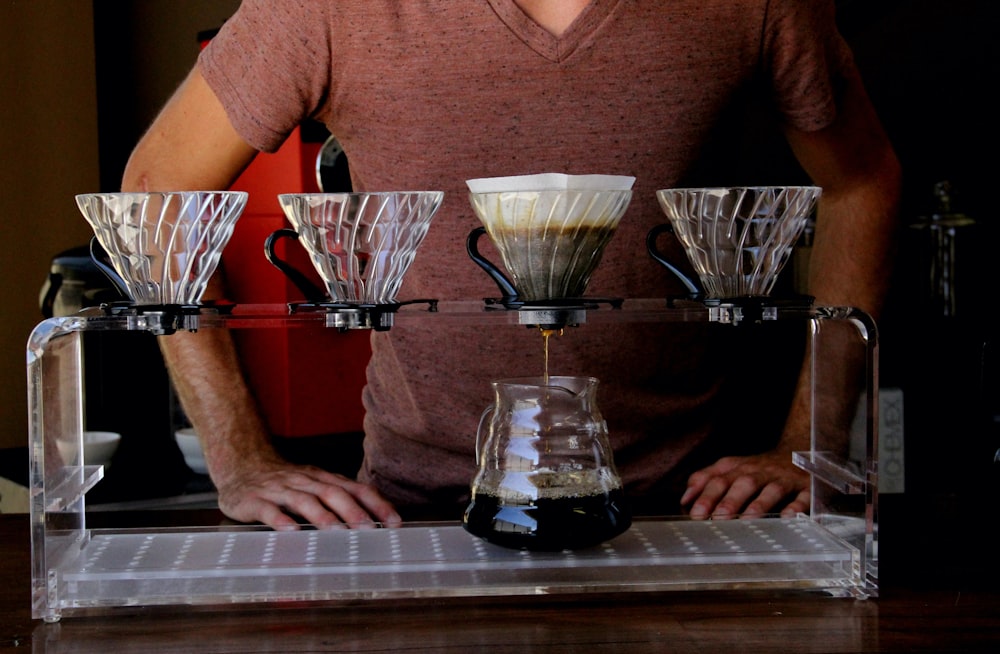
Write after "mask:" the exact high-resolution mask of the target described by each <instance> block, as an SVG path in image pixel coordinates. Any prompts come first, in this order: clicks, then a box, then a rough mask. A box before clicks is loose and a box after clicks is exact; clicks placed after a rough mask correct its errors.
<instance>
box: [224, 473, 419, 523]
mask: <svg viewBox="0 0 1000 654" xmlns="http://www.w3.org/2000/svg"><path fill="white" fill-rule="evenodd" d="M213 476H214V477H217V478H219V479H221V480H223V481H222V482H221V483H219V484H217V488H218V490H219V508H220V509H222V512H223V513H225V514H226V515H227V516H229V517H230V518H232V519H234V520H238V521H240V522H262V523H264V524H266V525H268V526H270V527H273V528H275V529H297V528H298V526H299V525H300V524H301V522H300V520H299V519H301V520H303V521H305V522H306V523H307V524H310V525H313V526H316V527H319V528H329V527H336V526H342V525H343V526H348V527H351V528H371V527H376V526H379V525H381V526H385V527H393V526H398V525H399V524H400V523H401V522H402V520H401V518H400V516H399V514H398V513H397V512H396V509H395V508H394V507H393V505H392V504H391V503H390V502H389V501H388V500H386V499H385V498H384V497H382V495H380V494H379V492H378V491H377V490H376V489H375V487H374V486H370V485H367V484H362V483H359V482H357V481H354V480H352V479H349V478H347V477H344V476H343V475H338V474H334V473H331V472H327V471H325V470H321V469H319V468H316V467H313V466H297V465H292V464H289V463H286V462H284V461H280V460H273V461H269V462H266V463H260V464H256V465H246V464H241V465H240V469H239V470H227V471H225V472H223V471H219V473H218V474H216V475H213Z"/></svg>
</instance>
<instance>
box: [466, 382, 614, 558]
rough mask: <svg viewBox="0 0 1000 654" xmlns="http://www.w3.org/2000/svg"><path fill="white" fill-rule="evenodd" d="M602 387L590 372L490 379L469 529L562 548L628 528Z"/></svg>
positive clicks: (515, 542)
mask: <svg viewBox="0 0 1000 654" xmlns="http://www.w3.org/2000/svg"><path fill="white" fill-rule="evenodd" d="M597 387H598V380H597V379H594V378H593V377H565V376H552V377H548V378H543V377H531V378H520V379H508V380H501V381H496V382H493V389H494V403H493V405H491V406H490V407H488V408H487V409H486V411H485V412H484V413H483V416H482V419H481V420H480V424H479V431H478V433H477V435H476V456H477V459H478V462H479V468H478V471H477V473H476V476H475V478H474V479H473V481H472V500H471V502H470V504H469V506H468V508H467V509H466V511H465V516H464V519H463V522H464V525H465V529H466V530H467V531H469V532H470V533H472V534H475V535H476V536H479V537H481V538H484V539H486V540H487V541H490V542H492V543H496V544H498V545H502V546H505V547H511V548H517V549H529V550H548V551H558V550H564V549H580V548H585V547H591V546H593V545H597V544H599V543H602V542H604V541H607V540H609V539H611V538H614V537H615V536H618V535H619V534H621V533H622V532H624V531H625V530H626V529H628V528H629V526H630V525H631V524H632V518H631V511H630V510H629V507H628V504H627V501H626V497H625V493H624V490H623V488H622V482H621V478H620V477H619V476H618V472H617V470H616V469H615V465H614V461H613V459H612V453H611V446H610V443H609V441H608V431H607V425H606V423H605V421H604V418H603V417H602V416H601V412H600V410H599V409H598V407H597V402H596V394H597Z"/></svg>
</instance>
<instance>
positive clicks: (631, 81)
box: [199, 0, 853, 512]
mask: <svg viewBox="0 0 1000 654" xmlns="http://www.w3.org/2000/svg"><path fill="white" fill-rule="evenodd" d="M199 66H200V67H201V72H202V73H203V75H204V76H205V78H206V80H207V81H208V83H209V84H210V86H211V88H212V89H213V90H214V92H215V93H216V94H217V96H218V97H219V99H220V100H221V102H222V104H223V105H224V107H225V108H226V111H227V113H228V115H229V118H230V120H231V122H232V124H233V125H234V127H235V128H236V129H237V131H238V132H239V133H240V134H241V136H242V137H243V138H244V139H246V141H247V142H248V143H250V144H251V145H253V146H254V147H256V148H258V149H259V150H262V151H273V150H275V149H277V148H278V147H279V146H280V144H281V143H282V142H283V140H284V139H285V138H286V137H287V135H288V134H289V133H290V132H291V130H292V129H293V128H294V127H295V126H296V125H297V124H298V123H299V122H300V121H302V120H304V119H307V118H312V119H316V120H319V121H321V122H322V123H324V124H326V125H327V126H328V128H329V129H330V131H331V132H332V133H333V134H335V135H336V136H337V138H338V139H339V140H340V142H341V144H342V145H343V147H344V150H345V152H346V154H347V157H348V159H349V161H350V166H351V175H352V181H353V184H354V188H355V189H356V190H365V191H389V190H442V191H444V192H445V200H444V203H443V205H442V207H441V209H440V211H439V213H438V214H437V216H436V217H435V218H434V221H433V223H432V225H431V228H430V231H429V234H428V236H427V238H426V240H425V241H424V242H423V244H422V245H421V247H420V250H419V251H418V253H417V257H416V260H415V261H414V263H413V265H412V267H411V268H410V270H409V272H408V273H407V276H406V279H405V281H404V284H403V287H402V289H401V291H400V293H399V296H398V298H399V300H401V301H402V300H407V299H416V298H438V299H441V300H456V299H461V300H482V299H483V298H495V297H498V295H499V291H498V289H497V287H496V285H495V284H494V283H493V282H492V281H491V280H490V279H489V278H488V277H487V276H486V274H485V273H484V272H483V271H482V270H480V269H479V268H478V267H477V266H476V265H475V264H474V263H473V262H472V261H471V260H470V258H469V257H468V255H467V253H466V251H465V241H466V237H467V236H468V234H469V232H470V231H471V230H472V229H473V228H475V227H477V226H478V224H479V223H478V221H477V219H476V218H475V216H474V215H473V213H472V210H471V206H470V203H469V199H468V191H467V188H466V186H465V180H467V179H471V178H477V177H493V176H501V175H521V174H529V173H540V172H562V173H569V174H590V173H597V174H615V175H633V176H635V178H636V182H635V186H634V196H633V199H632V202H631V204H630V206H629V209H628V211H627V212H626V214H625V216H624V218H623V219H622V222H621V224H620V226H619V228H618V231H617V232H616V234H615V236H614V237H613V238H612V240H611V243H610V244H609V245H608V248H607V250H606V252H605V254H604V256H603V259H602V261H601V263H600V265H599V266H598V268H597V271H596V272H595V274H594V276H593V278H592V280H591V282H590V285H589V287H588V289H587V295H588V296H592V297H620V298H642V297H653V298H660V297H664V298H665V297H668V296H678V295H682V294H683V293H684V292H685V289H684V287H683V286H681V285H680V283H679V282H678V281H677V280H676V279H675V278H673V277H672V276H671V275H670V274H669V273H668V272H667V271H666V270H665V269H664V268H663V267H661V266H660V265H658V264H656V263H655V262H654V261H653V260H652V259H651V257H650V256H649V254H648V253H647V251H646V249H645V237H646V234H647V233H648V231H649V230H650V229H651V228H652V227H653V226H654V225H657V224H659V223H662V222H664V221H665V217H664V215H663V213H662V212H661V210H660V208H659V207H658V205H657V201H656V197H655V191H656V190H657V189H661V188H668V187H677V186H719V185H727V184H760V183H787V182H785V181H777V182H775V181H774V180H763V179H759V178H757V177H756V176H755V175H754V171H753V170H752V168H753V167H752V166H751V167H750V168H751V169H750V170H749V171H747V170H736V169H729V168H728V167H727V165H728V164H729V162H730V160H731V159H734V158H735V153H736V152H737V150H738V148H739V147H740V145H741V144H740V143H739V142H738V141H737V140H734V138H733V135H734V134H738V133H739V131H738V129H736V130H735V131H733V130H728V129H727V128H726V127H725V126H726V125H729V126H730V127H731V126H733V125H735V126H736V127H737V128H738V127H739V125H740V116H741V115H742V114H741V113H740V107H742V106H744V105H747V104H753V103H757V105H756V106H767V107H768V108H769V109H770V110H771V111H772V112H773V114H774V115H775V116H776V121H777V123H778V124H781V123H784V124H788V125H792V126H794V127H796V128H799V129H803V130H816V129H820V128H822V127H824V126H826V125H828V124H829V123H830V122H831V121H832V120H833V118H834V117H835V112H836V90H837V88H838V84H839V81H840V80H841V79H842V78H843V76H844V75H845V74H847V73H848V72H850V69H851V67H852V66H853V63H852V61H851V55H850V52H849V51H848V49H847V47H846V45H845V44H844V42H843V40H842V39H841V38H840V36H839V35H838V34H837V33H836V31H835V27H834V20H833V6H832V1H831V0H810V1H809V2H803V1H801V0H671V1H670V2H638V1H630V0H593V2H591V3H590V5H589V6H588V7H587V8H586V9H584V11H583V12H582V13H581V14H580V16H579V17H578V18H577V19H576V20H575V21H574V22H573V24H572V25H571V26H570V27H569V28H568V29H567V30H566V31H565V32H564V33H563V34H562V35H561V36H559V37H555V36H553V35H552V34H550V33H549V32H547V31H546V30H544V29H543V28H541V27H540V26H538V25H537V24H535V23H534V22H533V21H532V20H531V19H530V18H529V17H528V16H526V15H525V14H524V13H523V12H522V11H521V10H520V9H519V8H518V7H517V5H516V4H515V3H514V1H513V0H466V1H456V2H453V1H414V0H354V1H351V0H339V1H337V2H334V1H332V0H301V1H292V0H244V2H243V3H242V5H241V7H240V9H239V10H238V12H237V13H236V14H235V15H234V16H233V17H232V18H231V19H230V20H229V21H227V22H226V24H225V25H224V26H223V28H222V30H221V31H220V33H219V34H218V36H216V37H215V39H213V41H212V42H211V44H210V45H209V46H208V47H207V48H206V49H205V51H204V52H203V53H202V55H201V58H200V61H199ZM795 181H800V180H795ZM664 240H667V239H664ZM664 247H665V248H666V249H667V254H668V256H672V257H674V260H675V261H679V262H685V259H684V255H683V254H682V253H681V251H680V250H679V249H678V248H674V249H672V250H671V249H670V246H668V245H664ZM482 249H483V252H484V254H486V255H487V256H488V257H492V258H493V260H494V261H497V262H498V261H499V259H498V258H497V257H496V255H495V252H493V251H491V249H490V246H489V245H488V244H487V243H485V240H484V242H483V248H482ZM738 347H739V346H738V345H736V344H734V343H733V342H732V339H731V338H729V337H728V336H723V337H720V335H719V333H718V330H713V329H707V328H706V326H705V325H700V324H699V325H690V324H668V325H646V324H643V325H591V324H584V325H581V326H579V327H571V328H568V329H567V330H566V331H565V333H564V334H563V335H562V336H561V337H553V339H552V341H551V343H550V362H549V371H550V373H551V374H559V375H590V376H594V377H597V378H598V379H599V380H600V382H601V386H600V390H599V394H598V403H599V405H600V407H601V409H602V412H603V414H604V416H605V418H606V420H607V423H608V428H609V431H610V435H611V441H612V443H613V445H614V448H615V461H616V463H617V465H618V468H619V472H620V473H621V476H622V478H623V480H624V481H625V484H626V490H627V491H629V493H630V494H632V495H633V496H634V497H642V496H645V495H649V494H650V493H653V492H654V489H658V490H655V492H664V491H662V489H663V488H668V487H669V488H670V489H671V492H672V493H673V492H675V491H676V490H677V489H679V488H681V487H682V486H683V477H684V476H686V475H687V474H688V473H690V472H691V470H692V469H693V468H694V467H695V466H696V465H704V464H705V463H707V462H709V461H711V460H714V459H715V458H717V457H718V456H722V455H724V454H727V453H729V452H725V451H715V450H712V451H710V452H701V450H702V449H704V447H702V448H699V445H702V446H704V445H705V443H706V442H711V441H708V440H707V439H709V438H710V437H713V434H714V433H715V432H716V431H717V430H718V423H719V422H720V420H722V419H723V418H725V417H726V416H727V408H726V407H725V406H723V405H720V399H719V393H720V388H721V386H720V384H721V383H722V381H723V379H724V378H725V376H726V374H725V373H726V371H727V369H728V367H729V366H730V365H731V364H732V363H733V362H734V361H735V362H737V365H739V363H738V362H739V356H740V352H739V350H738ZM372 348H373V354H372V359H371V362H370V364H369V366H368V371H367V375H368V385H367V387H366V388H365V391H364V403H365V407H366V411H367V414H366V418H365V434H366V436H365V461H364V465H363V469H362V471H361V473H360V479H361V480H363V481H368V482H371V483H374V484H375V485H376V486H377V487H378V488H379V489H380V490H381V491H382V492H383V493H384V494H385V495H386V496H387V497H388V498H389V499H391V500H393V501H394V502H396V503H397V504H398V505H399V506H401V507H405V506H408V505H419V504H423V503H428V502H439V503H450V504H456V505H458V504H461V503H462V502H464V501H466V500H467V498H468V490H469V482H470V480H471V478H472V475H473V473H474V470H475V460H474V455H473V450H474V447H475V440H476V428H477V425H478V422H479V417H480V414H481V413H482V411H483V409H484V408H486V406H487V405H488V404H489V403H490V402H491V387H490V381H491V380H495V379H502V378H507V377H514V376H524V375H540V374H541V373H542V370H543V355H542V339H541V336H540V335H538V333H537V332H536V331H531V330H529V329H526V328H524V327H518V326H497V327H492V326H491V327H486V326H483V325H468V324H461V325H458V324H447V322H446V321H442V320H427V321H425V324H420V325H413V324H411V323H409V322H408V323H407V324H406V325H401V324H397V325H396V326H394V327H393V328H392V329H391V330H389V331H387V332H375V333H373V334H372ZM749 379H750V383H755V382H754V376H753V375H752V374H751V375H750V376H749ZM330 393H331V395H334V394H336V393H337V389H335V388H331V389H330ZM765 395H766V394H765ZM779 405H780V403H779ZM758 408H759V409H760V411H759V412H758V411H755V412H754V413H753V414H751V415H748V416H747V417H746V419H743V420H738V421H736V422H737V424H739V425H740V428H741V429H742V430H745V431H746V432H747V433H752V432H754V431H755V430H758V429H760V430H763V429H765V427H764V426H763V423H761V422H760V421H759V416H758V413H760V412H763V411H764V409H765V407H758ZM316 410H317V411H322V410H325V407H316ZM776 410H781V408H780V406H779V408H778V409H776ZM777 425H778V427H780V419H779V420H778V422H777ZM771 429H774V427H773V425H772V427H771ZM696 455H699V456H696ZM662 501H663V510H664V511H665V512H669V511H672V510H673V509H674V508H675V507H676V502H677V497H676V496H664V497H663V498H662Z"/></svg>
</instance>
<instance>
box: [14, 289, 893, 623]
mask: <svg viewBox="0 0 1000 654" xmlns="http://www.w3.org/2000/svg"><path fill="white" fill-rule="evenodd" d="M394 321H395V324H397V325H398V324H406V323H409V322H410V321H415V322H424V323H426V322H431V323H434V324H448V325H452V326H459V327H461V326H475V327H477V328H484V326H495V327H497V328H500V327H504V326H509V327H510V328H519V329H523V325H526V324H527V325H534V324H547V325H551V324H553V323H558V322H564V323H566V324H568V325H569V326H570V327H571V328H576V327H579V328H586V327H587V326H590V325H605V326H618V325H625V324H629V323H679V322H683V323H686V324H691V323H696V324H701V325H705V328H709V326H710V325H711V326H713V327H712V328H716V329H717V328H720V326H721V328H724V329H728V328H732V329H740V328H742V327H743V326H746V325H747V324H748V323H750V324H754V325H764V326H765V327H766V326H767V325H769V324H779V323H780V324H790V323H795V324H798V325H801V327H802V329H803V332H804V333H805V335H806V338H805V341H806V348H805V356H806V359H805V361H806V363H807V366H806V368H805V369H806V370H807V371H808V375H807V377H808V380H807V387H808V394H807V395H808V402H809V405H810V414H811V415H810V425H809V431H810V435H811V436H810V437H811V444H810V448H809V449H808V450H807V451H801V452H796V453H795V454H794V455H793V460H794V462H795V464H796V465H798V466H799V467H800V468H802V469H804V470H806V471H807V472H808V473H809V474H810V475H811V479H812V481H811V487H812V506H811V509H810V512H809V514H808V515H805V514H800V515H798V516H795V517H791V518H783V517H778V516H767V517H763V518H760V519H753V520H712V521H694V520H690V519H687V518H684V517H681V516H665V517H662V518H644V519H638V520H636V521H635V524H634V525H633V527H632V528H631V529H630V530H629V531H628V532H626V533H625V534H623V535H622V536H619V537H618V538H616V539H614V540H612V541H610V542H608V543H605V544H603V545H602V546H599V547H595V548H591V549H587V550H581V551H575V552H555V553H552V552H549V553H540V552H530V553H529V552H524V551H515V550H507V549H503V548H499V547H496V546H492V545H489V544H487V543H485V542H482V541H480V540H479V539H476V538H475V537H473V536H471V535H470V534H468V533H466V532H465V531H464V530H463V529H462V526H461V525H460V524H458V523H440V522H435V523H431V522H414V523H409V524H406V525H405V526H404V527H402V528H400V529H376V530H352V529H340V530H311V529H303V530H300V531H295V532H276V531H271V530H268V529H266V528H262V527H258V526H249V525H232V526H219V525H211V526H206V525H191V526H186V527H185V526H182V527H169V528H163V527H150V528H130V529H105V528H92V527H90V526H88V513H87V501H86V496H87V492H88V491H89V490H90V489H92V488H93V487H94V485H95V484H97V483H98V482H99V481H100V480H101V478H102V475H103V468H101V467H100V466H87V465H84V464H83V463H82V461H81V457H80V456H79V454H77V455H75V456H70V457H68V460H63V459H62V457H61V455H60V452H59V448H58V447H56V442H57V441H60V440H62V441H67V440H68V441H70V442H71V443H76V444H77V448H76V449H77V451H80V447H81V446H82V437H83V432H84V422H85V420H84V410H85V409H84V397H85V393H86V389H85V388H84V385H85V384H84V375H83V370H82V334H83V333H84V332H92V331H102V332H108V333H111V332H124V331H136V330H147V331H153V332H154V333H158V334H164V333H166V334H169V333H170V332H171V331H175V330H200V329H219V328H229V329H272V328H294V327H295V326H297V325H307V324H310V325H312V324H316V323H317V322H319V323H320V324H323V325H326V326H327V327H329V328H333V329H338V328H340V327H339V325H341V324H342V322H340V321H339V320H338V318H337V317H336V316H333V315H331V314H329V313H326V312H322V311H317V312H301V313H294V312H290V311H289V309H288V307H286V306H285V305H239V306H237V307H235V308H233V310H232V311H231V312H224V313H223V312H219V311H217V310H215V309H212V308H203V309H201V310H200V311H199V312H196V313H192V312H182V313H180V314H178V315H176V316H170V315H167V316H164V315H163V314H162V313H159V314H152V315H144V314H142V313H141V312H140V313H127V312H126V313H121V312H118V313H113V312H110V311H107V310H106V309H104V308H100V307H98V308H93V309H87V310H85V311H83V312H81V313H79V314H76V315H73V316H68V317H60V318H51V319H48V320H46V321H44V322H42V323H40V324H39V325H38V326H37V327H36V328H35V330H34V331H33V333H32V335H31V337H30V339H29V343H28V348H27V373H28V377H27V381H28V404H29V406H28V409H29V438H30V481H29V483H30V492H31V500H30V519H31V553H32V573H31V574H32V598H31V602H32V615H33V617H34V618H37V619H42V620H45V621H50V622H54V621H58V620H59V619H60V618H62V617H64V616H75V615H88V614H92V613H101V612H108V611H113V610H118V611H121V610H128V609H129V608H131V609H133V610H134V609H135V608H136V607H152V606H161V607H169V606H185V607H192V606H199V607H206V608H225V607H233V606H237V605H249V604H260V603H265V604H289V603H304V602H305V603H309V602H315V603H329V602H333V603H336V602H357V601H379V600H385V599H399V598H422V597H470V598H474V597H484V596H517V595H548V594H552V595H566V594H574V593H578V594H589V593H596V592H612V593H631V592H644V591H672V590H676V591H694V590H699V591H705V590H744V589H798V590H803V591H821V592H823V593H827V594H829V595H831V596H837V597H853V598H868V597H873V596H877V594H878V461H877V452H878V338H877V330H876V327H875V324H874V321H873V320H872V319H871V318H870V317H869V316H868V315H867V314H865V313H864V312H861V311H859V310H856V309H853V308H849V307H819V306H812V305H807V304H795V303H792V304H786V303H781V302H775V303H771V302H770V301H769V300H766V299H764V300H762V301H761V300H758V301H757V302H755V303H752V304H747V305H743V304H740V303H734V304H730V303H725V302H722V303H719V302H715V303H702V302H695V301H682V302H669V301H665V300H663V299H648V300H642V299H639V300H626V301H624V302H623V303H622V304H621V305H620V306H618V307H610V308H609V307H604V306H600V307H598V306H593V307H590V306H588V307H586V308H583V309H576V308H570V309H551V308H550V309H543V310H540V311H539V310H484V306H483V305H482V303H479V302H473V301H469V302H441V303H435V304H434V305H433V307H432V310H428V309H427V308H426V307H423V306H421V305H416V304H415V305H407V306H403V307H401V308H400V309H399V310H398V312H396V313H395V315H394ZM165 324H166V325H167V327H168V328H167V329H164V325H165ZM167 337H169V336H167ZM845 361H848V362H851V363H850V365H845ZM845 389H846V392H845ZM845 398H847V399H845ZM72 449H73V448H70V450H72ZM64 451H65V448H64Z"/></svg>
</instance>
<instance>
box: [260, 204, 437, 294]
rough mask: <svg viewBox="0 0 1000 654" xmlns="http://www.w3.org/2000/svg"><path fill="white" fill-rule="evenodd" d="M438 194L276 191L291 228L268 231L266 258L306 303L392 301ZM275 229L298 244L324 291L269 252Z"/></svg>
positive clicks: (421, 240)
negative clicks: (300, 294) (294, 239)
mask: <svg viewBox="0 0 1000 654" xmlns="http://www.w3.org/2000/svg"><path fill="white" fill-rule="evenodd" d="M443 198H444V193H443V192H441V191H397V192H385V193H288V194H283V195H279V196H278V201H279V203H280V204H281V208H282V209H283V210H284V212H285V216H286V217H287V218H288V220H289V222H291V224H292V226H293V227H294V228H295V229H294V231H292V230H278V231H277V232H275V233H274V234H272V235H271V238H270V239H268V243H267V245H266V251H267V257H268V259H269V260H270V261H271V263H272V264H274V265H275V266H276V267H277V268H279V269H280V270H281V271H282V272H284V273H285V274H286V275H288V277H289V278H290V279H291V280H292V282H293V283H295V284H296V286H298V287H299V290H300V291H302V292H303V293H304V294H305V296H306V298H307V299H308V300H309V301H311V302H316V303H330V302H331V301H332V303H335V304H346V305H385V304H391V303H394V302H396V295H397V293H398V292H399V288H400V286H401V285H402V283H403V276H404V275H405V274H406V271H407V270H408V269H409V267H410V264H411V263H413V259H414V257H415V256H416V254H417V248H418V247H419V246H420V243H421V242H423V240H424V237H425V236H426V235H427V230H428V228H429V227H430V224H431V219H432V218H433V217H434V215H435V214H436V213H437V210H438V209H439V208H440V207H441V200H442V199H443ZM282 236H288V237H292V238H297V239H298V240H299V241H300V242H301V243H302V245H303V246H304V247H305V249H306V251H307V252H308V253H309V258H310V260H311V261H312V264H313V267H314V268H315V269H316V272H318V273H319V275H320V278H321V279H322V280H323V283H324V284H325V286H326V293H324V292H323V291H322V290H320V289H317V288H316V287H315V285H314V284H312V282H310V281H309V280H308V279H307V278H306V277H305V276H304V275H302V273H301V272H300V271H298V270H296V269H295V268H293V267H292V266H290V265H289V264H288V263H287V262H285V261H284V260H282V259H281V258H279V257H278V256H277V254H276V252H275V250H274V243H275V241H276V240H277V239H278V238H280V237H282ZM327 295H328V297H327Z"/></svg>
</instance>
